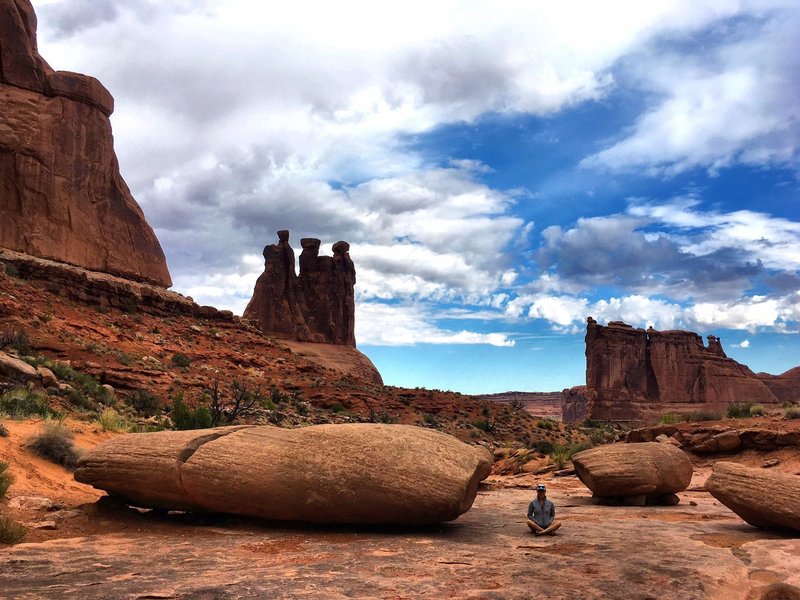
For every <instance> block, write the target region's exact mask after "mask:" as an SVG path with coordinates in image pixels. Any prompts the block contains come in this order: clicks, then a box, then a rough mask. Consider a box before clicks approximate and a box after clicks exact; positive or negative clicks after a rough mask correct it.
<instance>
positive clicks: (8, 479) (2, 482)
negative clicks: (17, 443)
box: [0, 461, 14, 500]
mask: <svg viewBox="0 0 800 600" xmlns="http://www.w3.org/2000/svg"><path fill="white" fill-rule="evenodd" d="M12 483H14V476H13V475H12V474H11V473H9V472H8V464H6V463H4V462H3V461H0V500H2V499H3V498H5V497H6V492H7V491H8V488H10V487H11V484H12Z"/></svg>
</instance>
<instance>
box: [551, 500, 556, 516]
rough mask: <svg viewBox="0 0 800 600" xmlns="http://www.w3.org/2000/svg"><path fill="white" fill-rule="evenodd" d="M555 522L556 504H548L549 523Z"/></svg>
mask: <svg viewBox="0 0 800 600" xmlns="http://www.w3.org/2000/svg"><path fill="white" fill-rule="evenodd" d="M555 520H556V504H555V502H550V521H555Z"/></svg>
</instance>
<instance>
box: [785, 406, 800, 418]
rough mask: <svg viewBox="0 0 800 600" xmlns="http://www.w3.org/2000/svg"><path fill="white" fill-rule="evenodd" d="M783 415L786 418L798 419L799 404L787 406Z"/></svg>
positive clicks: (799, 413)
mask: <svg viewBox="0 0 800 600" xmlns="http://www.w3.org/2000/svg"><path fill="white" fill-rule="evenodd" d="M783 416H784V418H786V419H800V406H789V407H787V408H785V409H784V411H783Z"/></svg>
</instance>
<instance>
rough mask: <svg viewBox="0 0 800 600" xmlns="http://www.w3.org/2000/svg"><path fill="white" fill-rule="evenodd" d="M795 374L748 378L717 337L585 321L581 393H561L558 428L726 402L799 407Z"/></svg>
mask: <svg viewBox="0 0 800 600" xmlns="http://www.w3.org/2000/svg"><path fill="white" fill-rule="evenodd" d="M797 376H798V374H797V373H796V372H795V371H790V372H788V373H786V374H785V375H783V376H772V375H767V374H759V375H756V374H755V373H753V371H751V370H750V369H749V368H748V367H746V366H745V365H742V364H740V363H738V362H736V361H735V360H733V359H731V358H728V357H727V356H726V355H725V351H724V350H723V348H722V344H721V342H720V340H719V338H717V337H715V336H708V345H707V346H706V345H704V344H703V340H702V338H701V337H700V336H699V335H697V334H696V333H692V332H690V331H656V330H655V329H653V328H652V327H651V328H649V329H647V330H644V329H635V328H633V327H631V326H630V325H626V324H625V323H622V322H620V321H612V322H611V323H609V324H608V326H607V327H603V326H601V325H598V323H597V322H596V321H595V320H594V319H592V318H591V317H589V319H588V322H587V328H586V386H581V387H578V388H572V389H571V390H565V392H564V405H563V408H562V416H563V418H564V420H565V421H579V420H582V419H586V418H591V419H600V420H613V421H635V420H641V419H644V418H647V417H650V416H653V415H657V414H660V413H663V412H665V411H669V410H672V411H689V410H698V409H701V408H707V409H713V410H722V409H724V408H725V407H727V406H728V405H729V404H732V403H745V402H749V403H757V404H775V403H778V402H786V401H789V402H792V401H798V400H800V386H797V382H798V379H797Z"/></svg>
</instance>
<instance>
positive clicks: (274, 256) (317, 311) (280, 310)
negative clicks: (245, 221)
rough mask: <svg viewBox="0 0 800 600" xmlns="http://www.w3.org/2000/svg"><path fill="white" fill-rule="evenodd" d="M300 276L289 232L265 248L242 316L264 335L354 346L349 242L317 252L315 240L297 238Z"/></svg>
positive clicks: (353, 299) (351, 263)
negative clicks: (260, 269) (326, 252)
mask: <svg viewBox="0 0 800 600" xmlns="http://www.w3.org/2000/svg"><path fill="white" fill-rule="evenodd" d="M300 244H301V246H302V247H303V252H302V253H301V254H300V275H299V276H298V275H297V272H296V270H295V255H294V250H293V249H292V247H291V245H290V244H289V232H288V231H286V230H281V231H279V232H278V243H277V244H268V245H267V246H266V247H265V248H264V272H263V273H262V274H261V276H259V278H258V280H257V281H256V286H255V290H254V291H253V297H252V298H251V299H250V302H249V304H248V305H247V308H246V309H245V311H244V318H245V319H250V320H253V321H258V323H259V326H260V328H261V330H262V331H263V332H264V333H266V334H267V335H271V336H275V337H279V338H285V339H289V340H297V341H301V342H317V343H324V344H340V345H347V346H355V345H356V338H355V291H354V289H355V283H356V270H355V266H354V265H353V261H352V259H351V258H350V252H349V251H350V245H349V244H348V243H347V242H336V243H335V244H334V245H333V256H320V255H319V247H320V240H318V239H315V238H303V239H302V240H300Z"/></svg>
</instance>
